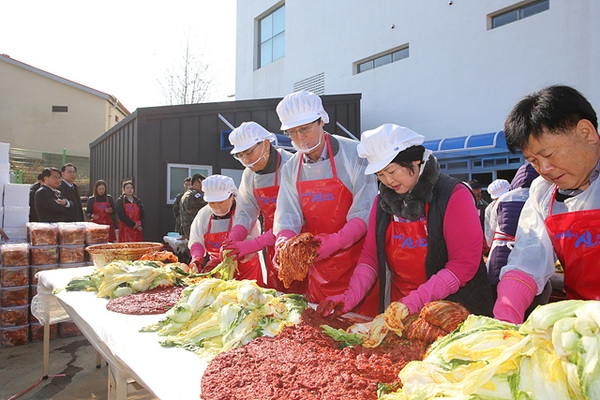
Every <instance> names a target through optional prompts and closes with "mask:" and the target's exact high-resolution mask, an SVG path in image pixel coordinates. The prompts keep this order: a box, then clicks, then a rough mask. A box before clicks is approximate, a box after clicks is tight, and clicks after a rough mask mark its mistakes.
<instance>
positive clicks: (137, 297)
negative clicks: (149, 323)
mask: <svg viewBox="0 0 600 400" xmlns="http://www.w3.org/2000/svg"><path fill="white" fill-rule="evenodd" d="M182 291H183V287H180V286H173V287H158V288H155V289H152V290H148V291H146V292H141V293H133V294H129V295H127V296H123V297H117V298H116V299H112V300H111V301H109V302H108V303H107V304H106V308H107V309H108V310H110V311H113V312H117V313H121V314H135V315H149V314H162V313H165V312H167V311H168V310H169V309H170V308H172V307H173V306H174V305H175V304H177V301H178V300H179V297H181V292H182Z"/></svg>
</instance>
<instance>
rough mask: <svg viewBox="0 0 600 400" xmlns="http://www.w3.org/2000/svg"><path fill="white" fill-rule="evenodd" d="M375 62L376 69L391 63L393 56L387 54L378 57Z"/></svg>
mask: <svg viewBox="0 0 600 400" xmlns="http://www.w3.org/2000/svg"><path fill="white" fill-rule="evenodd" d="M373 61H374V64H375V68H377V67H381V66H382V65H385V64H389V63H391V62H392V55H391V54H386V55H384V56H381V57H377V58H376V59H375V60H373Z"/></svg>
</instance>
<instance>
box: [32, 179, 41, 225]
mask: <svg viewBox="0 0 600 400" xmlns="http://www.w3.org/2000/svg"><path fill="white" fill-rule="evenodd" d="M43 183H44V179H43V178H42V174H41V173H40V174H38V176H37V182H36V183H34V184H33V185H31V187H30V188H29V222H38V216H37V212H35V192H37V190H38V189H39V188H40V187H41V186H42V184H43Z"/></svg>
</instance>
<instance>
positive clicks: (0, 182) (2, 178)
mask: <svg viewBox="0 0 600 400" xmlns="http://www.w3.org/2000/svg"><path fill="white" fill-rule="evenodd" d="M9 150H10V145H9V144H8V143H0V187H3V186H4V185H5V184H7V183H10V161H9V158H8V157H9V156H8V154H9Z"/></svg>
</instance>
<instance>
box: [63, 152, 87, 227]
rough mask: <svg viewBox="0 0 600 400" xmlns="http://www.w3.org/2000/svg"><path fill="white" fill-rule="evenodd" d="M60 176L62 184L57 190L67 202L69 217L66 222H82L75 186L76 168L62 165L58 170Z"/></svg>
mask: <svg viewBox="0 0 600 400" xmlns="http://www.w3.org/2000/svg"><path fill="white" fill-rule="evenodd" d="M60 172H61V174H62V179H63V180H62V182H61V183H60V186H59V187H58V190H60V192H61V193H62V194H63V197H64V198H65V199H67V200H69V203H70V205H69V207H68V208H69V217H68V219H67V221H66V222H77V221H83V208H82V207H81V198H80V197H79V190H78V189H77V185H76V184H75V179H76V178H77V168H75V166H74V165H73V164H71V163H67V164H65V165H63V167H62V168H61V170H60Z"/></svg>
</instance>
